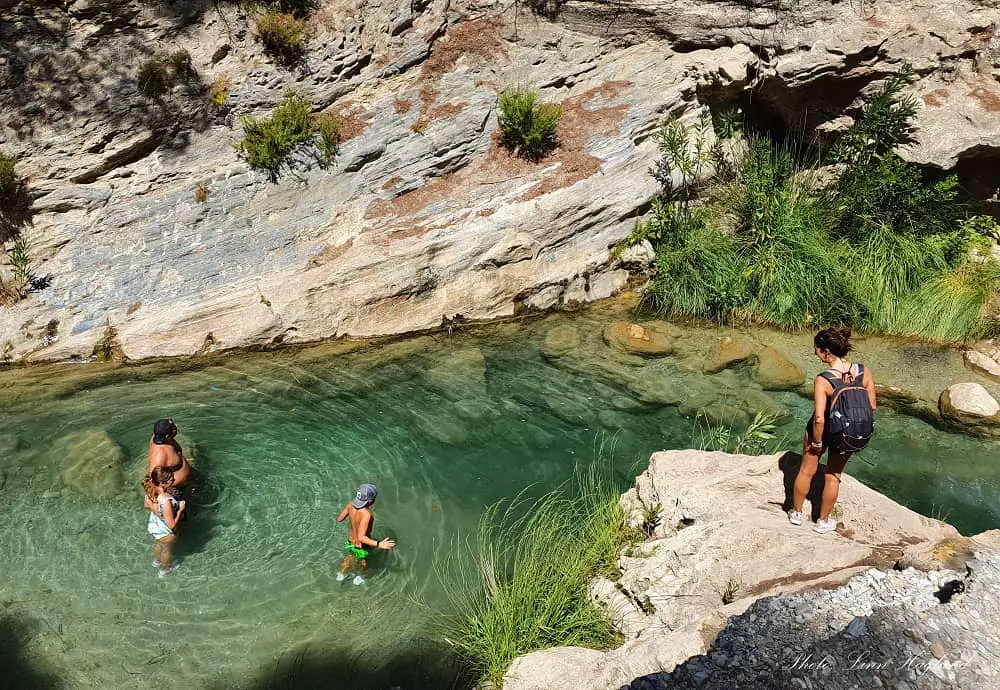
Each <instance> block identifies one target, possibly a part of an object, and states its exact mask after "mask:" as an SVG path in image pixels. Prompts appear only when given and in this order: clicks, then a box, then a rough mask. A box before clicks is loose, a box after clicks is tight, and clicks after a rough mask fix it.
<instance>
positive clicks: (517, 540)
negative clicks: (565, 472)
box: [442, 471, 630, 687]
mask: <svg viewBox="0 0 1000 690" xmlns="http://www.w3.org/2000/svg"><path fill="white" fill-rule="evenodd" d="M629 534H630V533H629V530H628V529H627V528H626V526H625V523H624V514H623V513H622V509H621V507H620V506H619V505H618V491H617V490H616V489H615V488H614V487H613V485H612V483H611V482H610V481H609V480H608V479H604V478H601V477H600V476H599V475H598V473H597V472H596V471H591V472H589V473H579V472H578V474H577V476H576V482H575V486H572V487H569V490H568V491H564V490H556V491H553V492H551V493H548V494H546V495H545V496H543V497H542V498H540V499H538V500H537V501H534V502H532V503H526V502H525V501H522V500H516V501H514V502H512V503H509V504H503V503H500V504H496V505H494V506H492V507H490V508H488V509H487V510H486V512H485V513H484V514H483V517H482V519H481V521H480V525H479V535H478V537H479V538H478V544H477V546H476V547H474V548H473V550H472V554H471V555H472V558H473V559H474V561H475V570H474V571H473V572H475V576H474V577H470V570H469V567H468V565H467V563H466V562H465V561H464V560H462V561H461V562H459V560H458V559H459V558H461V557H462V556H464V555H465V554H463V553H462V550H461V549H459V550H456V551H455V553H456V554H457V555H456V556H455V557H453V558H452V559H451V561H449V562H448V563H447V565H446V566H445V567H446V568H448V569H449V571H451V572H450V575H451V577H448V578H442V579H443V580H444V581H459V582H462V583H463V584H461V585H459V586H458V587H457V588H455V587H453V588H450V589H449V591H448V595H449V598H450V599H451V600H452V603H453V605H454V608H455V609H456V610H457V611H458V614H457V615H455V616H453V617H452V618H450V619H449V620H448V621H447V623H446V630H445V631H444V632H445V634H446V639H448V640H449V641H450V642H451V643H452V644H453V645H454V648H455V649H456V651H457V652H458V654H459V655H460V656H461V657H462V658H463V659H464V660H465V662H466V663H467V664H469V665H470V666H471V667H472V668H473V669H474V670H475V671H476V672H477V673H478V674H479V675H480V676H481V677H482V678H483V679H485V680H487V681H490V682H492V683H493V685H494V686H495V687H499V686H500V681H501V679H502V677H503V674H504V673H505V672H506V670H507V668H508V666H509V665H510V663H511V661H513V660H514V658H515V657H517V656H520V655H522V654H527V653H528V652H531V651H534V650H536V649H544V648H547V647H553V646H563V645H576V646H584V647H594V648H608V647H610V646H612V645H614V644H616V643H617V642H618V641H619V639H618V635H617V633H616V631H615V629H614V627H613V626H612V624H611V621H609V620H608V619H607V618H606V617H605V616H604V615H603V614H602V613H601V612H600V611H599V610H598V609H597V608H596V607H595V606H594V604H593V603H592V602H591V601H590V599H589V596H588V585H589V582H590V580H591V579H592V578H593V577H594V576H595V575H596V574H598V573H601V572H607V571H608V570H609V569H614V568H615V567H616V564H617V560H618V551H619V550H620V549H621V547H622V546H623V545H624V544H625V542H626V541H627V538H628V536H629Z"/></svg>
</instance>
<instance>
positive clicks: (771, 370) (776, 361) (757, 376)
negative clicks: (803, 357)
mask: <svg viewBox="0 0 1000 690" xmlns="http://www.w3.org/2000/svg"><path fill="white" fill-rule="evenodd" d="M753 378H754V380H755V381H756V382H757V383H759V384H760V386H761V388H763V389H764V390H766V391H785V390H792V389H794V388H798V387H799V386H801V385H802V384H803V383H805V380H806V375H805V373H804V372H803V371H802V369H800V368H799V365H798V364H796V363H795V362H792V361H791V360H789V359H788V358H787V357H786V356H785V355H783V354H782V353H781V352H779V351H778V350H775V349H774V348H773V347H765V348H764V349H762V350H761V351H760V352H758V353H757V365H756V366H755V367H754V368H753Z"/></svg>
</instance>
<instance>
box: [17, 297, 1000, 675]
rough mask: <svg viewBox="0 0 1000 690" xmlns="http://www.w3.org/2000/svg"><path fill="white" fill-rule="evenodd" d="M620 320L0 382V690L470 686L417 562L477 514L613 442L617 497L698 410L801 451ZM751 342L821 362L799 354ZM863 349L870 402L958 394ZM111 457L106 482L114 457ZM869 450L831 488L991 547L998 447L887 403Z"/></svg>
mask: <svg viewBox="0 0 1000 690" xmlns="http://www.w3.org/2000/svg"><path fill="white" fill-rule="evenodd" d="M614 316H615V315H614V314H613V313H610V312H606V311H601V310H593V311H591V312H587V313H586V314H583V315H576V316H552V317H546V318H544V319H538V320H535V321H530V322H525V323H522V324H513V325H502V326H496V327H490V328H483V329H479V330H476V331H475V332H470V333H464V334H457V335H454V336H445V335H441V336H433V337H432V336H425V337H420V338H416V339H412V340H407V341H403V342H400V343H396V344H392V345H388V346H383V347H379V348H374V349H367V350H364V351H357V352H353V353H349V354H344V355H339V356H335V355H334V354H333V353H332V351H331V350H330V348H327V347H322V346H321V347H315V348H307V349H301V350H294V351H293V350H286V351H280V352H274V353H260V354H247V355H241V356H239V357H227V358H220V359H217V360H214V361H209V362H206V363H201V364H199V368H196V369H189V370H183V369H179V368H178V366H177V365H169V366H168V367H166V368H164V366H163V365H149V366H143V367H127V368H119V369H116V370H111V371H109V372H108V373H106V374H103V373H101V372H100V371H99V370H97V369H93V368H92V369H86V370H85V369H82V368H80V367H63V368H58V367H55V368H50V369H44V370H36V371H33V372H29V373H21V374H18V373H16V372H9V373H8V374H6V377H7V379H6V385H5V388H4V390H5V391H6V392H5V394H4V395H5V398H6V399H5V400H4V408H5V409H4V424H3V429H2V433H0V453H2V459H0V471H2V475H0V485H2V486H3V488H2V490H0V498H2V499H3V506H4V509H5V510H4V517H5V520H4V525H3V528H2V530H0V553H2V554H3V555H4V558H3V559H2V560H0V583H2V585H0V604H2V608H0V650H2V651H0V653H2V665H3V667H2V668H0V676H3V677H4V678H7V679H9V678H17V679H18V680H17V682H15V683H14V685H10V687H54V688H147V687H150V688H151V687H154V686H158V687H162V686H164V685H165V684H170V685H171V686H182V687H194V688H254V689H256V688H261V689H262V688H276V687H330V688H353V687H364V688H368V687H372V688H388V687H393V686H395V687H402V688H446V687H463V685H466V684H465V683H464V682H463V681H462V680H461V679H458V678H457V677H456V675H455V671H454V669H453V668H451V667H450V665H449V664H448V662H447V655H446V653H444V652H443V651H442V646H443V643H442V642H441V637H442V636H441V634H440V632H438V631H436V630H435V629H434V628H433V626H432V624H431V621H432V620H433V618H434V616H433V614H434V612H438V611H446V610H447V603H446V601H445V598H444V597H443V594H442V585H441V581H440V578H441V575H440V574H439V571H440V568H437V569H436V565H439V564H441V563H442V562H443V560H444V559H445V558H447V557H448V554H455V553H456V549H457V554H458V557H459V558H461V553H462V552H461V548H460V547H459V546H458V545H459V544H460V543H461V542H460V540H461V539H462V538H463V537H464V536H468V535H471V534H472V533H473V532H474V530H475V525H476V522H477V520H478V518H479V515H480V513H481V511H482V509H483V508H484V506H486V505H488V504H490V503H492V502H494V501H496V500H498V499H501V498H504V497H512V496H514V495H516V494H517V493H518V492H520V491H522V490H524V489H526V488H527V490H528V492H529V493H541V492H542V491H544V490H546V489H547V488H551V487H553V486H556V485H558V484H559V483H561V482H563V481H565V480H567V479H568V478H569V477H570V475H571V473H572V470H573V467H574V465H575V464H576V463H590V462H593V460H594V457H595V446H597V445H600V444H601V443H604V444H605V445H607V444H609V443H612V442H613V444H614V447H615V453H614V464H615V471H616V476H617V480H618V481H619V482H620V483H621V486H622V488H624V487H625V486H627V485H629V484H630V483H631V480H632V477H633V476H634V474H636V473H637V472H638V471H641V469H642V468H643V467H644V465H645V462H646V460H648V457H649V454H650V453H651V452H653V451H655V450H658V449H662V448H680V447H688V446H690V445H691V443H692V438H693V436H695V433H694V426H693V424H694V422H693V419H692V410H693V409H695V407H694V406H702V405H704V404H711V403H717V404H718V405H721V407H720V408H719V409H724V410H730V411H732V414H733V415H734V417H735V418H737V419H746V418H747V417H748V416H749V415H750V414H751V413H752V412H753V411H754V410H755V409H759V408H761V407H764V406H770V408H771V409H774V410H777V411H780V412H783V413H785V414H784V418H785V419H786V420H787V423H786V424H785V425H784V426H783V427H782V428H780V429H779V436H781V435H787V439H788V441H787V442H786V443H785V445H786V446H788V447H795V446H796V445H797V444H798V443H799V442H800V433H801V432H800V429H801V427H802V425H803V423H804V419H805V418H806V416H807V415H808V412H809V402H808V400H807V399H805V398H803V397H801V396H800V395H798V394H796V393H791V392H784V393H764V392H762V391H759V390H758V389H756V388H755V386H754V384H752V383H751V381H750V378H749V375H748V372H746V371H727V372H723V373H722V374H718V375H716V376H705V375H703V374H701V373H700V365H701V362H702V361H703V359H704V357H705V356H706V353H708V352H710V350H711V348H712V346H713V343H714V342H715V341H716V339H717V338H718V337H719V336H720V335H722V333H721V332H719V331H717V330H712V329H695V328H684V329H681V328H676V329H675V335H676V336H677V345H678V352H677V354H675V355H674V356H672V357H668V358H665V359H661V360H639V359H637V358H634V357H630V356H625V355H619V354H617V353H615V352H614V351H612V350H610V349H609V348H607V347H606V346H605V345H604V344H603V343H602V341H601V338H600V332H601V328H602V326H603V325H604V324H605V323H608V322H609V321H611V320H612V319H613V318H614ZM557 325H558V326H567V325H569V326H573V327H575V328H577V330H578V333H579V335H580V338H581V343H580V345H579V346H578V347H577V348H576V349H575V350H574V351H573V352H571V353H570V354H568V355H565V356H562V357H557V358H552V357H550V358H546V357H545V356H544V355H543V354H542V351H541V350H542V343H543V340H544V338H545V336H546V335H547V334H548V333H550V332H551V329H552V328H553V327H555V326H557ZM750 335H753V336H754V337H756V338H758V339H760V340H761V341H763V342H768V343H770V344H774V345H778V346H779V347H781V348H782V349H783V350H784V351H786V352H788V353H789V354H792V355H794V356H795V357H796V358H799V360H800V361H801V363H802V365H803V366H807V367H810V368H815V367H814V366H813V364H811V363H809V360H808V356H809V348H808V336H794V337H793V336H787V335H783V334H773V333H765V332H761V333H756V334H750ZM859 355H863V356H864V357H865V361H868V362H869V363H870V364H871V366H872V367H874V368H875V370H876V371H877V372H880V371H884V372H885V373H886V374H887V375H888V374H892V375H894V376H895V378H893V380H888V378H892V376H883V377H882V379H883V380H884V381H885V382H887V383H897V381H898V385H904V384H905V385H914V386H917V387H919V386H924V387H926V389H927V390H928V391H930V390H932V389H934V388H935V387H937V389H938V390H939V389H940V388H941V387H943V386H944V385H947V383H948V382H953V381H954V380H971V379H970V378H969V377H970V374H969V373H968V372H963V371H962V370H961V369H960V364H958V365H956V361H957V360H956V355H955V353H953V352H951V351H946V350H931V349H917V350H915V351H914V353H911V355H910V356H909V358H908V359H907V363H906V366H905V367H904V366H901V365H899V364H898V363H897V360H896V359H894V357H899V356H900V350H899V348H898V347H893V346H892V344H891V343H881V342H877V341H870V342H868V343H864V344H863V346H862V348H861V352H859ZM880 366H881V370H880V369H879V367H880ZM956 366H957V368H956ZM18 377H20V378H18ZM956 377H961V378H956ZM640 379H641V380H644V381H652V382H654V383H655V389H656V391H655V393H653V394H651V393H650V392H649V390H648V386H647V387H644V386H642V385H639V384H637V383H636V381H637V380H640ZM42 381H43V382H44V385H42V384H41V383H39V382H42ZM32 382H34V383H33V384H32ZM29 384H30V385H29ZM0 385H4V382H0ZM919 392H921V394H923V389H921V390H920V391H919ZM653 399H656V400H658V401H659V402H655V403H654V402H649V401H650V400H653ZM644 400H645V401H646V402H643V401H644ZM664 402H667V403H670V404H663V403H664ZM165 416H170V417H173V418H174V419H175V420H176V421H177V423H178V425H179V426H180V429H181V435H182V437H183V438H182V442H183V443H185V444H186V448H187V450H188V452H189V454H191V455H192V456H193V457H194V463H195V466H196V468H197V469H198V471H199V473H200V479H199V481H198V482H197V484H196V486H195V488H194V489H193V490H192V491H191V492H190V501H191V503H192V504H193V505H194V508H193V509H192V516H191V519H190V520H189V521H188V522H186V523H184V524H182V527H181V529H180V541H181V552H182V555H183V564H182V567H181V569H180V570H179V571H178V572H177V573H175V574H172V575H170V576H169V577H167V578H165V579H163V580H161V579H158V577H157V573H156V570H155V569H154V568H153V567H152V565H151V560H152V548H151V540H150V539H149V537H148V536H147V535H146V533H145V518H146V513H145V512H144V511H143V509H142V499H141V494H140V490H139V487H138V481H139V479H140V478H141V476H142V474H143V472H144V467H145V465H144V457H145V448H146V443H147V441H148V437H149V433H150V429H151V425H152V422H153V421H154V420H155V419H157V418H159V417H165ZM81 439H83V442H81ZM116 448H118V449H120V450H118V451H117V452H120V453H121V454H122V460H121V462H120V463H119V464H116V463H115V462H113V461H110V460H108V459H109V458H110V459H112V460H113V458H114V454H115V452H116V450H115V449H116ZM92 455H96V456H97V458H96V460H94V461H93V462H91V461H89V460H88V458H90V457H91V456H92ZM865 455H866V457H865V460H864V461H861V460H855V461H852V466H851V467H850V468H849V471H850V472H852V473H854V474H855V475H856V476H858V477H860V478H861V479H863V480H864V481H866V482H867V483H868V484H870V485H871V486H873V487H874V488H876V489H878V490H880V491H883V492H884V493H887V494H888V495H890V496H891V497H893V498H895V499H896V500H899V501H901V502H903V503H905V504H907V505H909V506H910V507H912V508H914V509H916V510H919V511H921V512H924V513H926V514H935V515H937V516H939V517H946V518H947V519H948V520H949V521H950V522H952V523H953V524H955V525H956V526H958V527H959V528H960V529H961V530H962V531H963V532H965V533H973V532H976V531H980V530H982V529H987V528H991V527H1000V489H998V486H1000V482H998V478H1000V477H998V475H1000V451H998V450H997V448H996V445H995V444H992V443H988V442H983V441H978V440H974V439H971V438H968V437H965V436H962V435H956V434H950V433H944V432H942V431H938V430H936V429H934V428H933V427H931V426H929V425H927V424H926V423H924V422H921V421H919V420H917V419H914V418H910V417H906V416H903V415H900V414H894V413H893V412H892V411H891V410H887V409H883V410H882V411H881V412H880V430H879V435H878V437H877V439H876V441H875V442H874V443H873V447H872V448H871V449H870V450H869V452H867V453H866V454H865ZM74 466H75V469H74ZM68 468H69V469H68ZM362 481H371V482H374V483H375V484H377V485H378V487H379V499H378V502H377V504H376V508H375V515H376V526H375V535H376V536H387V535H388V536H392V537H394V538H395V539H396V540H397V542H398V548H397V550H396V551H395V552H393V553H391V554H379V557H376V558H373V559H372V566H371V568H370V573H369V577H368V581H367V582H366V584H364V585H362V586H354V585H353V584H351V583H350V581H348V582H343V583H341V582H336V581H335V579H334V575H335V573H336V570H337V565H338V563H339V560H340V558H341V556H342V546H343V542H344V538H345V535H346V526H345V525H344V524H338V523H336V521H335V518H336V515H337V513H338V512H339V511H340V510H341V508H342V507H343V505H344V504H345V503H346V501H348V500H349V499H350V498H351V495H352V493H353V491H354V489H355V487H356V485H357V484H358V483H359V482H362ZM81 487H83V488H81ZM775 491H776V496H779V497H780V492H781V489H780V487H776V489H775ZM846 518H847V519H849V518H850V516H846ZM4 683H8V685H9V681H7V680H4V681H0V686H3V687H7V686H8V685H5V684H4Z"/></svg>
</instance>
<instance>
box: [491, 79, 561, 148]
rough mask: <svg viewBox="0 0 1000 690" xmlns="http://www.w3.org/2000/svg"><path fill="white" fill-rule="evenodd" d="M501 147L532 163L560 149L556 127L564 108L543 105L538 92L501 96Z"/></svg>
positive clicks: (507, 92)
mask: <svg viewBox="0 0 1000 690" xmlns="http://www.w3.org/2000/svg"><path fill="white" fill-rule="evenodd" d="M498 105H499V108H500V116H499V119H500V143H501V144H502V145H503V146H504V147H506V148H507V149H510V150H511V151H513V152H514V153H516V154H517V155H519V156H521V157H523V158H527V159H528V160H538V159H539V158H541V157H542V156H544V155H545V154H547V153H548V152H549V151H551V150H552V149H554V148H555V147H556V146H558V144H559V141H558V138H557V136H556V127H557V126H558V124H559V117H560V116H561V115H562V107H561V106H559V105H557V104H555V103H539V102H538V92H537V91H531V90H528V89H519V88H518V89H509V90H507V91H504V92H503V93H501V94H500V99H499V103H498Z"/></svg>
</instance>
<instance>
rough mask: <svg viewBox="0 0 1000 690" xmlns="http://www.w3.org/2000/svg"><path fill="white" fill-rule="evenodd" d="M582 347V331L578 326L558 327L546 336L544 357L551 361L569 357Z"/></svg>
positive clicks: (543, 347)
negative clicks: (565, 356)
mask: <svg viewBox="0 0 1000 690" xmlns="http://www.w3.org/2000/svg"><path fill="white" fill-rule="evenodd" d="M579 346H580V329H578V328H577V327H576V326H569V325H565V326H556V327H555V328H553V329H551V330H550V331H549V332H548V333H546V334H545V340H544V341H543V342H542V355H543V356H545V357H548V358H549V359H554V358H556V357H562V356H564V355H567V354H569V353H571V352H573V351H574V350H576V349H577V348H578V347H579Z"/></svg>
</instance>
